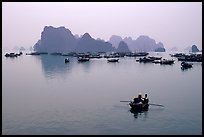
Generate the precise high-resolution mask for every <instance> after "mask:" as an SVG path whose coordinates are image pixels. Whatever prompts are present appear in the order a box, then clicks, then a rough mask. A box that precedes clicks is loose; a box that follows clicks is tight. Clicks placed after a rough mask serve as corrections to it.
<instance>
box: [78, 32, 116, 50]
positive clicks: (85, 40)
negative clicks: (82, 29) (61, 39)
mask: <svg viewBox="0 0 204 137" xmlns="http://www.w3.org/2000/svg"><path fill="white" fill-rule="evenodd" d="M114 50H115V49H114V48H113V47H112V44H110V43H108V42H104V41H102V40H95V39H93V38H92V37H91V36H90V35H89V34H88V33H85V34H84V35H83V36H82V37H81V38H80V39H79V41H78V43H77V45H76V49H75V51H76V52H110V51H114Z"/></svg>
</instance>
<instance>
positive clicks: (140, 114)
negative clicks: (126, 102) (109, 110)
mask: <svg viewBox="0 0 204 137" xmlns="http://www.w3.org/2000/svg"><path fill="white" fill-rule="evenodd" d="M129 111H130V112H131V113H132V114H133V116H134V118H139V117H141V116H144V117H145V118H147V115H148V110H145V111H138V110H135V109H132V108H131V109H130V110H129Z"/></svg>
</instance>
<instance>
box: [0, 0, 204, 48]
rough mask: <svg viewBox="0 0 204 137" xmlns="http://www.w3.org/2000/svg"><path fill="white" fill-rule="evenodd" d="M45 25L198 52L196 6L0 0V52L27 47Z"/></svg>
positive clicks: (198, 11)
mask: <svg viewBox="0 0 204 137" xmlns="http://www.w3.org/2000/svg"><path fill="white" fill-rule="evenodd" d="M45 26H53V27H60V26H64V27H65V28H67V29H69V30H70V31H71V32H72V34H73V35H75V34H78V35H83V34H84V33H86V32H88V33H89V34H90V35H91V37H92V38H94V39H97V38H101V39H104V40H105V41H108V40H109V38H110V37H111V36H112V35H118V36H121V37H122V38H125V37H132V39H137V38H138V37H139V36H140V35H147V36H149V37H150V38H152V39H154V40H155V41H156V42H162V43H163V44H164V47H165V48H166V49H171V48H172V47H177V48H178V49H180V50H183V49H185V48H186V47H189V46H192V45H193V44H195V45H196V46H197V47H198V48H199V49H202V2H59V3H58V2H2V47H3V48H5V49H11V48H13V47H15V46H18V47H21V46H23V47H25V48H29V47H31V46H33V45H34V44H35V43H36V42H37V41H38V40H39V39H40V38H41V32H42V31H43V28H44V27H45Z"/></svg>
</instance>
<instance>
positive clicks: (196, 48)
mask: <svg viewBox="0 0 204 137" xmlns="http://www.w3.org/2000/svg"><path fill="white" fill-rule="evenodd" d="M191 51H192V52H199V49H198V47H197V46H196V45H192V47H191Z"/></svg>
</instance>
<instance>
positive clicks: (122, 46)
mask: <svg viewBox="0 0 204 137" xmlns="http://www.w3.org/2000/svg"><path fill="white" fill-rule="evenodd" d="M117 52H130V50H129V48H128V45H127V44H126V43H125V42H124V41H121V42H120V43H119V45H118V48H117Z"/></svg>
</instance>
